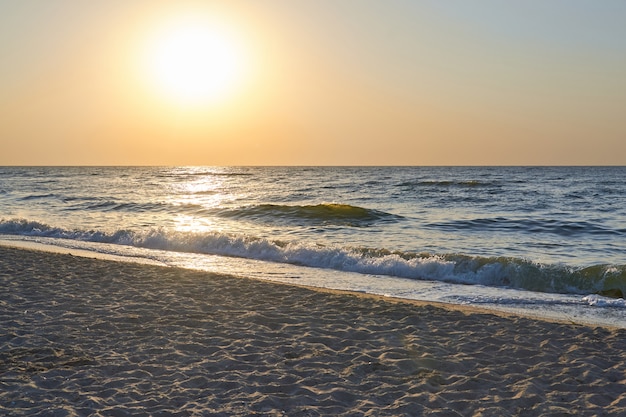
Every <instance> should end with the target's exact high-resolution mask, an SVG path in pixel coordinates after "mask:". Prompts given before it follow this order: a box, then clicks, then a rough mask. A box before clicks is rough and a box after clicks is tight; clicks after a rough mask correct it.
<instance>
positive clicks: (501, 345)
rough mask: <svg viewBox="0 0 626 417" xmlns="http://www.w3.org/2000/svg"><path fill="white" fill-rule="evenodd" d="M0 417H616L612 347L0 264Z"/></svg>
mask: <svg viewBox="0 0 626 417" xmlns="http://www.w3.org/2000/svg"><path fill="white" fill-rule="evenodd" d="M0 288H2V295H1V296H0V326H1V327H0V328H1V329H2V332H1V333H0V414H7V415H51V416H87V415H96V416H128V415H138V416H144V415H145V416H149V415H150V416H165V415H168V416H171V415H174V416H176V415H179V416H193V415H202V416H214V415H215V416H220V415H223V416H230V415H268V416H281V415H287V416H322V415H333V416H334V415H340V416H341V415H344V416H359V415H363V416H380V415H414V416H421V415H436V416H509V415H520V416H522V415H523V416H545V415H548V416H567V415H577V416H580V415H582V416H595V415H603V416H618V415H626V349H625V348H626V331H624V330H612V329H604V328H590V327H583V326H575V325H569V324H559V323H550V322H544V321H537V320H530V319H525V318H519V317H499V316H496V315H492V314H487V313H479V312H475V311H474V312H471V311H463V310H459V309H450V308H440V307H437V306H432V305H419V304H416V303H411V304H410V303H398V302H392V301H388V300H383V299H381V298H375V297H363V296H357V295H352V294H341V293H331V292H320V291H313V290H308V289H303V288H297V287H290V286H284V285H277V284H270V283H266V282H260V281H254V280H248V279H240V278H232V277H227V276H217V275H212V274H207V273H201V272H193V271H185V270H180V269H174V268H160V267H153V266H146V265H132V264H122V263H116V262H110V261H99V260H92V259H85V258H77V257H72V256H70V255H58V254H49V253H38V252H29V251H24V250H16V249H10V248H0Z"/></svg>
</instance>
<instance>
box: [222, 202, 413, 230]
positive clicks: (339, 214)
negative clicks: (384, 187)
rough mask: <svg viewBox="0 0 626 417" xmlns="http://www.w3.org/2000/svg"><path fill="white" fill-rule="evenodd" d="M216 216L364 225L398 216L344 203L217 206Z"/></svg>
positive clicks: (395, 219)
mask: <svg viewBox="0 0 626 417" xmlns="http://www.w3.org/2000/svg"><path fill="white" fill-rule="evenodd" d="M216 214H217V215H218V216H221V217H228V218H236V219H253V220H258V221H265V222H269V223H290V224H292V223H298V224H307V225H315V224H320V225H342V226H355V227H359V226H368V225H371V224H373V223H376V222H378V221H397V220H399V219H400V218H401V217H400V216H396V215H394V214H390V213H385V212H383V211H379V210H374V209H367V208H363V207H356V206H351V205H348V204H316V205H304V206H299V205H280V204H260V205H253V206H245V207H239V208H235V209H221V210H218V211H217V212H216Z"/></svg>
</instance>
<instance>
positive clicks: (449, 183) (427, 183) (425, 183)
mask: <svg viewBox="0 0 626 417" xmlns="http://www.w3.org/2000/svg"><path fill="white" fill-rule="evenodd" d="M396 186H397V187H405V188H414V187H433V188H437V187H440V188H444V187H445V188H447V187H462V188H467V187H470V188H473V187H494V186H499V184H498V183H496V182H494V181H480V180H461V181H453V180H443V181H442V180H417V181H404V182H401V183H399V184H396Z"/></svg>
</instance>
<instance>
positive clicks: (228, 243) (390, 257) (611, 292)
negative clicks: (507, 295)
mask: <svg viewBox="0 0 626 417" xmlns="http://www.w3.org/2000/svg"><path fill="white" fill-rule="evenodd" d="M279 207H281V208H279V209H278V210H283V209H284V206H279ZM305 207H306V206H305ZM311 207H314V208H313V212H316V210H319V208H318V209H316V208H315V207H317V206H311ZM274 209H275V208H269V209H268V208H265V209H261V210H274ZM296 210H303V209H302V208H300V209H296ZM321 210H322V211H324V210H326V208H324V209H321ZM332 210H339V212H341V210H342V209H341V208H338V209H337V208H331V211H332ZM346 210H347V211H348V212H351V213H352V215H351V216H350V218H351V219H352V218H354V216H355V214H354V210H353V209H352V208H346ZM302 212H304V213H308V212H307V211H306V210H303V211H301V212H300V214H299V215H302ZM357 213H360V212H359V211H357ZM325 215H327V214H319V213H318V214H315V215H314V216H318V217H319V216H322V217H323V216H325ZM362 215H363V216H368V215H371V214H369V212H368V211H365V212H363V213H362ZM333 218H336V213H335V214H334V217H333ZM0 234H5V235H21V236H32V237H50V238H57V239H59V238H60V239H71V240H78V241H89V242H102V243H110V244H117V245H127V246H134V247H141V248H148V249H161V250H167V251H175V252H190V253H202V254H213V255H222V256H234V257H241V258H247V259H257V260H264V261H270V262H280V263H289V264H294V265H301V266H307V267H314V268H328V269H334V270H339V271H349V272H356V273H361V274H373V275H388V276H394V277H402V278H409V279H417V280H434V281H445V282H451V283H460V284H474V285H485V286H496V287H509V288H518V289H525V290H530V291H538V292H548V293H569V294H601V295H607V296H612V297H622V298H623V297H624V294H626V265H606V264H604V265H594V266H589V267H584V268H573V267H568V266H564V265H550V264H539V263H535V262H530V261H527V260H524V259H520V258H511V257H478V256H469V255H463V254H429V253H413V252H401V251H389V250H386V249H373V248H358V247H340V246H324V245H319V244H315V243H311V242H293V241H290V242H286V241H278V240H269V239H264V238H258V237H254V236H247V235H234V234H224V233H217V232H211V233H190V232H179V231H170V230H166V229H161V228H153V229H149V230H147V231H143V232H136V231H131V230H118V231H115V232H112V233H106V232H102V231H97V230H66V229H62V228H58V227H53V226H49V225H46V224H43V223H39V222H34V221H28V220H25V219H13V220H1V221H0Z"/></svg>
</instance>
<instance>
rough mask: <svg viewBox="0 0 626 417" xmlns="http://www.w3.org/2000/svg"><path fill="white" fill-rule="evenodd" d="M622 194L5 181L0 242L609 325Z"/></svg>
mask: <svg viewBox="0 0 626 417" xmlns="http://www.w3.org/2000/svg"><path fill="white" fill-rule="evenodd" d="M625 180H626V167H2V168H0V238H1V239H3V240H5V241H7V240H8V241H11V242H38V243H45V244H47V245H53V246H57V247H65V248H72V249H76V250H88V251H91V252H97V253H104V254H112V255H118V256H123V257H126V258H127V259H137V258H141V259H151V260H153V261H157V262H159V263H163V264H166V265H178V266H184V267H189V268H202V269H210V270H217V271H218V272H229V273H235V274H244V275H254V274H257V275H259V276H261V277H262V278H268V277H269V278H274V279H278V280H283V281H288V282H293V281H297V283H299V284H307V285H319V286H325V287H330V288H341V289H351V290H356V291H367V292H378V293H384V294H389V295H394V296H399V297H406V298H421V299H434V300H435V301H445V302H454V303H468V304H475V305H487V306H489V307H494V308H504V309H506V308H509V309H510V308H512V307H511V306H515V308H521V309H527V310H535V311H536V310H546V311H548V310H560V309H563V308H567V309H568V310H567V311H568V312H567V313H563V314H566V315H568V316H567V317H570V318H571V317H574V316H576V317H579V316H580V317H582V316H584V317H587V316H589V317H591V316H594V314H595V315H596V316H598V315H600V316H603V317H605V318H604V319H598V318H597V317H595V316H594V317H592V318H590V319H589V320H590V321H593V322H598V321H600V322H607V323H610V324H613V325H621V324H620V323H621V321H622V320H623V319H624V318H626V313H625V312H626V304H625V303H624V300H623V299H622V298H623V296H624V294H626V181H625ZM608 296H610V297H611V298H609V297H608ZM563 306H565V307H563ZM599 309H600V310H599ZM590 315H591V316H590ZM602 320H604V321H602ZM625 326H626V324H625Z"/></svg>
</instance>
